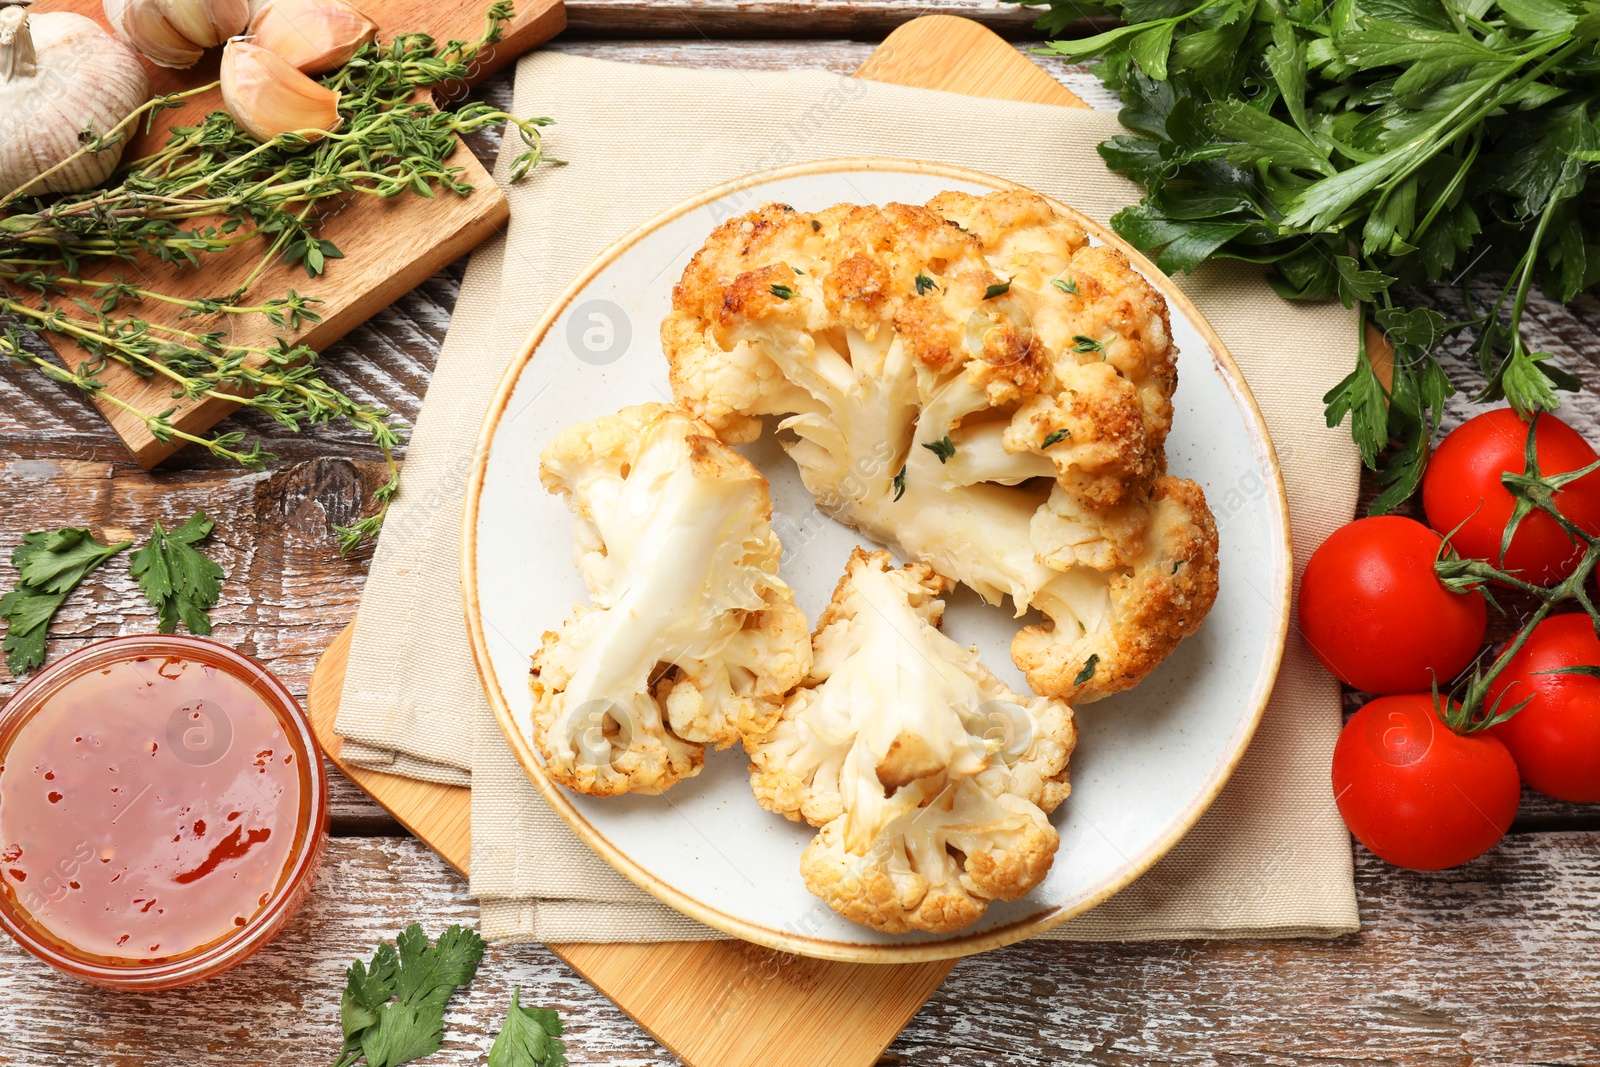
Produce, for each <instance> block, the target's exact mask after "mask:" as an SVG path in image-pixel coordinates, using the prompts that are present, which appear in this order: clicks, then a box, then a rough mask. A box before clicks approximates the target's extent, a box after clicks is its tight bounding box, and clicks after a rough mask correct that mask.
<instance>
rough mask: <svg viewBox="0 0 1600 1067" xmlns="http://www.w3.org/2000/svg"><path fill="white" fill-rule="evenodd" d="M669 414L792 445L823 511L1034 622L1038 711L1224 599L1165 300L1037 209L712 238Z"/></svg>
mask: <svg viewBox="0 0 1600 1067" xmlns="http://www.w3.org/2000/svg"><path fill="white" fill-rule="evenodd" d="M661 336H662V342H663V346H664V348H665V350H666V353H667V356H668V359H669V361H670V363H671V377H672V384H673V389H674V392H675V393H676V395H677V399H678V402H679V403H680V404H682V405H683V406H684V407H686V408H688V409H689V410H691V411H693V412H694V413H695V414H696V415H698V416H699V417H701V418H703V419H705V420H706V422H708V423H709V424H710V425H711V426H712V427H714V428H715V429H716V431H717V433H718V434H719V435H720V436H721V437H722V439H723V440H725V441H728V442H730V443H741V442H747V441H751V440H754V439H755V438H756V437H757V436H759V435H760V433H761V422H760V418H761V417H762V416H781V417H782V421H781V422H780V424H779V425H780V428H781V429H785V430H789V431H791V432H792V433H793V434H794V435H795V437H797V438H798V440H797V441H791V442H787V443H786V447H787V448H788V450H789V453H790V455H791V456H792V457H793V458H794V459H795V461H796V462H797V464H798V465H799V468H800V472H801V475H802V477H803V479H804V481H805V483H806V486H807V488H809V489H810V490H811V492H812V493H813V494H815V495H816V497H817V499H818V501H819V503H820V505H821V506H822V507H823V509H824V510H826V511H828V512H829V513H830V514H832V515H833V516H834V517H836V518H838V519H841V520H842V521H844V522H847V523H850V524H852V525H854V526H856V527H858V528H859V529H861V530H862V531H864V532H865V533H866V534H868V535H869V536H871V537H873V538H874V539H876V540H878V541H881V542H884V543H886V544H892V545H896V546H898V547H899V548H900V549H902V550H903V551H904V552H905V553H906V554H907V555H909V556H911V557H913V558H915V559H919V560H922V561H924V562H927V563H929V564H931V565H932V566H933V567H934V568H935V569H936V570H937V571H938V572H939V573H940V574H943V575H945V576H947V577H949V578H953V579H956V580H957V581H960V582H962V583H964V584H966V585H968V586H970V587H971V588H973V589H974V590H976V591H977V592H978V593H979V594H981V595H982V596H983V597H984V598H985V599H987V600H988V601H989V602H991V603H998V602H999V601H1000V600H1001V599H1002V598H1003V597H1005V596H1010V597H1011V598H1012V601H1013V603H1014V606H1015V608H1016V613H1017V615H1018V617H1021V616H1022V615H1023V614H1024V613H1025V612H1026V611H1027V610H1028V609H1029V608H1036V609H1038V610H1039V611H1041V612H1043V614H1044V615H1045V616H1046V617H1047V618H1046V621H1045V622H1044V623H1042V624H1039V625H1030V626H1027V627H1025V628H1024V629H1023V630H1022V631H1021V633H1020V634H1019V635H1018V636H1017V638H1016V641H1015V643H1014V644H1013V648H1012V655H1013V658H1014V659H1015V661H1016V663H1017V665H1018V666H1019V667H1021V668H1023V669H1024V670H1025V671H1026V672H1027V676H1028V682H1029V684H1030V685H1031V686H1032V687H1033V688H1034V689H1035V691H1037V692H1039V693H1041V694H1045V695H1048V696H1058V697H1062V698H1065V699H1069V700H1073V701H1075V702H1086V701H1090V700H1095V699H1098V698H1099V697H1102V696H1105V695H1107V694H1108V693H1112V692H1116V691H1118V690H1121V689H1126V688H1128V687H1130V686H1132V685H1134V684H1136V683H1137V682H1138V681H1139V680H1140V679H1141V678H1143V677H1144V676H1145V675H1146V674H1148V673H1149V672H1150V671H1151V670H1152V669H1154V667H1155V666H1156V665H1157V664H1158V663H1160V662H1161V660H1162V659H1164V658H1165V657H1166V656H1167V655H1169V654H1170V653H1171V652H1172V650H1173V648H1174V647H1175V646H1176V645H1177V643H1178V642H1179V641H1180V640H1182V639H1183V638H1184V637H1186V636H1188V635H1189V634H1191V633H1193V632H1194V631H1195V630H1196V629H1197V628H1198V627H1199V625H1200V623H1201V621H1202V620H1203V619H1204V618H1205V615H1206V613H1207V612H1208V611H1209V610H1210V608H1211V604H1212V602H1213V600H1215V598H1216V591H1217V534H1216V526H1215V523H1214V522H1213V520H1212V517H1211V513H1210V512H1209V511H1208V510H1207V508H1206V505H1205V495H1204V493H1203V492H1202V491H1201V489H1200V487H1199V486H1197V485H1195V484H1194V483H1193V482H1188V481H1183V480H1180V479H1176V478H1170V477H1167V476H1166V475H1165V467H1166V454H1165V448H1164V446H1165V441H1166V437H1167V433H1168V430H1169V429H1170V427H1171V422H1172V403H1171V397H1172V393H1173V391H1174V390H1175V389H1176V387H1177V372H1176V361H1175V357H1176V349H1175V348H1174V346H1173V343H1172V338H1171V334H1170V330H1169V322H1168V317H1167V307H1166V302H1165V300H1163V298H1162V297H1161V295H1160V293H1158V292H1157V291H1156V290H1155V289H1154V288H1153V287H1151V286H1150V284H1149V283H1148V282H1146V281H1145V280H1144V278H1142V277H1141V276H1140V275H1139V274H1138V273H1137V272H1136V271H1134V270H1133V268H1132V267H1131V266H1130V265H1129V263H1128V261H1127V259H1126V257H1125V256H1123V254H1122V253H1121V252H1119V251H1117V250H1116V249H1113V248H1108V247H1104V246H1094V245H1090V244H1089V243H1088V239H1087V237H1086V236H1085V234H1084V232H1083V230H1082V228H1081V227H1080V226H1079V225H1078V224H1077V223H1076V222H1074V221H1073V220H1071V219H1070V218H1067V217H1065V216H1062V215H1060V214H1058V213H1057V212H1056V211H1055V209H1054V208H1052V207H1051V205H1050V203H1049V202H1048V201H1046V200H1044V199H1043V198H1042V197H1039V196H1036V195H1034V194H1031V193H1026V192H1021V191H1013V192H1002V193H992V194H990V195H988V196H982V197H979V196H972V195H969V194H966V193H941V194H940V195H939V196H937V197H935V198H934V199H932V200H930V201H929V202H928V204H927V205H926V206H925V207H915V206H910V205H905V204H889V205H887V206H885V207H882V208H875V207H858V206H854V205H848V204H841V205H838V206H835V207H832V208H829V209H827V210H825V211H821V212H818V213H816V214H806V213H803V212H798V211H795V210H794V209H792V208H790V207H788V206H786V205H782V204H768V205H766V206H765V207H762V208H761V209H759V210H757V211H754V212H751V213H750V214H748V215H745V216H743V217H742V218H737V219H733V220H730V221H729V222H727V223H725V224H724V225H722V226H721V227H719V228H718V229H717V230H716V231H715V232H714V233H713V234H712V235H711V237H710V238H709V239H708V240H707V242H706V245H705V247H704V248H702V249H701V250H700V252H699V253H698V254H697V255H696V256H695V257H694V259H693V261H692V262H691V263H690V264H689V266H688V268H687V269H686V270H685V272H684V275H683V278H682V280H681V281H680V282H679V283H678V285H677V287H676V288H675V289H674V291H673V310H672V311H671V313H670V314H669V315H668V316H667V318H666V320H665V321H664V322H663V324H662V328H661Z"/></svg>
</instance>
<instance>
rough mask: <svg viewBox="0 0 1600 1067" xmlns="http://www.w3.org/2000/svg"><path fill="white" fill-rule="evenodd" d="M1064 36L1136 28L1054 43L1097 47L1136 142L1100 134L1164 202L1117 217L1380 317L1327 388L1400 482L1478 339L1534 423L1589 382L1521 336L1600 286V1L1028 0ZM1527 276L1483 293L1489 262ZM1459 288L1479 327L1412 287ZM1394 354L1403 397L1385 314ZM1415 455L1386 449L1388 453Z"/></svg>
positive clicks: (1331, 413)
mask: <svg viewBox="0 0 1600 1067" xmlns="http://www.w3.org/2000/svg"><path fill="white" fill-rule="evenodd" d="M1018 2H1021V3H1024V4H1028V5H1032V6H1040V5H1046V4H1047V5H1048V7H1049V10H1048V11H1047V12H1046V13H1045V14H1044V15H1043V16H1042V17H1041V18H1040V19H1039V23H1038V24H1039V26H1040V27H1041V28H1043V29H1045V30H1046V31H1047V32H1050V33H1052V34H1060V33H1061V32H1062V31H1064V30H1065V28H1066V26H1067V25H1068V23H1070V22H1072V21H1074V20H1076V19H1080V18H1084V17H1092V16H1113V17H1116V18H1120V19H1121V20H1122V21H1123V23H1124V24H1123V25H1120V26H1117V27H1116V28H1113V29H1110V30H1107V31H1106V32H1103V33H1099V34H1096V35H1094V36H1091V37H1085V38H1080V39H1076V40H1063V41H1057V42H1055V43H1053V44H1051V45H1050V46H1049V49H1050V51H1052V52H1054V53H1056V54H1058V55H1062V56H1066V57H1068V58H1071V59H1087V58H1091V57H1098V59H1099V62H1098V63H1097V64H1096V66H1095V67H1094V70H1095V73H1096V74H1097V75H1098V76H1099V77H1100V78H1101V80H1102V81H1104V82H1105V84H1106V85H1107V86H1108V87H1109V88H1112V89H1115V90H1117V91H1119V92H1120V93H1121V94H1122V98H1123V100H1124V102H1125V104H1126V107H1125V109H1124V110H1123V112H1122V114H1121V119H1122V123H1123V125H1124V126H1126V127H1128V128H1129V129H1130V130H1131V131H1133V132H1132V133H1131V134H1128V135H1123V136H1118V137H1113V138H1111V139H1110V140H1108V141H1106V142H1104V143H1102V144H1101V145H1100V154H1101V156H1102V157H1103V158H1104V159H1105V161H1106V163H1107V164H1108V165H1109V166H1110V167H1111V168H1112V169H1113V170H1116V171H1120V172H1123V173H1126V174H1128V175H1130V176H1131V177H1132V178H1134V179H1135V180H1137V181H1139V182H1141V183H1143V184H1144V186H1145V188H1146V195H1145V197H1144V199H1143V200H1142V201H1141V202H1140V203H1139V204H1138V205H1136V206H1134V207H1131V208H1127V209H1125V210H1123V211H1121V212H1119V213H1118V214H1117V216H1116V217H1115V218H1114V219H1113V220H1112V222H1113V225H1114V226H1115V228H1116V230H1117V232H1118V233H1119V234H1121V235H1122V236H1123V237H1125V238H1126V239H1127V240H1128V241H1129V242H1130V243H1132V244H1134V245H1135V246H1137V247H1138V248H1140V249H1141V250H1145V251H1149V252H1151V253H1152V254H1153V255H1154V257H1155V258H1156V261H1157V263H1158V265H1159V266H1160V267H1161V269H1162V270H1164V271H1167V272H1169V273H1175V272H1177V271H1180V270H1183V271H1188V270H1193V269H1194V268H1195V267H1196V266H1197V265H1199V264H1200V263H1201V262H1203V261H1204V260H1206V259H1208V258H1212V257H1222V258H1229V259H1239V260H1245V261H1247V262H1251V263H1260V264H1265V265H1267V266H1269V267H1270V268H1271V275H1270V277H1271V281H1272V284H1273V286H1274V288H1276V289H1277V291H1278V293H1279V294H1281V295H1282V296H1284V297H1286V298H1288V299H1293V300H1327V299H1332V298H1337V299H1339V300H1341V301H1343V302H1344V303H1345V304H1346V305H1347V306H1348V305H1351V304H1358V305H1359V306H1360V307H1361V310H1362V329H1361V331H1360V334H1359V336H1358V338H1356V342H1357V360H1356V365H1355V369H1354V370H1353V371H1351V373H1350V375H1349V377H1347V378H1346V379H1345V380H1344V381H1343V382H1341V383H1340V384H1339V385H1338V386H1337V387H1336V388H1334V389H1333V390H1332V391H1331V392H1329V393H1328V395H1327V396H1326V397H1325V398H1324V400H1325V402H1326V404H1327V415H1328V423H1329V425H1330V426H1334V425H1338V424H1339V423H1340V422H1342V421H1343V420H1344V419H1345V418H1346V417H1347V416H1348V417H1349V418H1350V424H1351V431H1352V435H1353V437H1354V438H1355V441H1356V443H1357V445H1358V446H1359V447H1360V450H1361V455H1362V459H1363V460H1364V461H1365V463H1366V464H1367V466H1368V467H1370V468H1372V469H1374V470H1377V471H1378V472H1379V480H1380V481H1381V482H1382V483H1384V485H1385V489H1384V491H1383V493H1382V494H1381V495H1380V496H1379V498H1378V500H1377V501H1376V503H1375V504H1374V506H1373V510H1374V512H1383V511H1386V510H1389V509H1390V508H1393V507H1394V506H1395V505H1397V504H1398V503H1400V502H1401V501H1403V500H1405V499H1406V498H1407V497H1409V496H1410V495H1411V494H1412V493H1413V492H1414V491H1415V490H1416V487H1417V485H1418V484H1419V482H1420V480H1421V477H1422V472H1423V469H1424V467H1425V466H1426V463H1427V458H1428V453H1429V448H1430V445H1431V442H1432V438H1433V436H1434V434H1435V433H1437V431H1438V422H1439V417H1440V414H1441V412H1442V409H1443V405H1444V402H1445V400H1446V399H1447V398H1448V397H1449V396H1451V395H1452V394H1453V393H1454V392H1455V385H1454V384H1453V383H1452V382H1451V381H1450V379H1449V377H1448V375H1447V374H1446V373H1445V371H1444V369H1443V368H1442V367H1441V366H1440V364H1439V363H1438V361H1437V360H1436V359H1435V358H1434V355H1433V350H1434V348H1435V347H1436V346H1437V345H1438V344H1439V343H1440V342H1441V341H1443V340H1444V339H1445V338H1446V337H1449V336H1455V335H1465V336H1466V337H1468V338H1469V339H1470V341H1471V344H1472V346H1473V349H1474V351H1475V354H1476V356H1477V361H1478V366H1479V369H1480V370H1481V372H1482V375H1483V379H1484V384H1483V385H1482V386H1481V387H1480V388H1479V390H1478V392H1477V393H1476V395H1475V397H1474V399H1476V400H1478V401H1494V400H1499V399H1505V400H1507V401H1509V402H1510V404H1511V405H1512V406H1513V407H1514V408H1516V409H1517V410H1518V412H1520V413H1523V414H1527V413H1530V412H1537V411H1540V410H1544V409H1548V408H1553V407H1556V406H1558V404H1559V399H1558V397H1557V390H1576V389H1577V388H1578V387H1579V382H1578V380H1577V379H1576V378H1574V377H1573V376H1572V375H1571V374H1569V373H1567V372H1566V371H1564V370H1561V369H1560V368H1559V367H1557V366H1555V365H1554V364H1553V363H1552V362H1551V356H1550V354H1549V353H1547V352H1541V351H1538V350H1536V349H1535V348H1534V347H1533V346H1532V345H1530V344H1529V343H1528V341H1527V339H1526V338H1525V337H1524V336H1523V334H1522V329H1521V327H1522V318H1523V313H1524V310H1525V308H1526V306H1527V300H1528V295H1529V293H1530V292H1531V290H1532V287H1533V286H1534V285H1535V284H1537V285H1539V286H1541V287H1542V288H1543V289H1544V290H1545V291H1547V292H1549V293H1551V294H1552V295H1554V296H1556V297H1558V298H1559V299H1561V300H1563V301H1568V300H1571V299H1572V298H1573V297H1574V296H1576V295H1577V293H1578V292H1579V291H1581V290H1582V289H1584V288H1585V287H1586V286H1588V285H1589V284H1591V283H1592V282H1594V281H1596V280H1600V214H1597V212H1596V210H1595V207H1594V206H1593V204H1592V203H1591V200H1592V192H1591V186H1592V180H1591V176H1592V173H1593V170H1594V165H1595V163H1596V162H1600V131H1597V129H1596V125H1595V121H1596V117H1597V115H1600V104H1597V100H1600V55H1597V53H1596V42H1597V40H1600V3H1597V2H1595V0H1333V2H1332V3H1325V2H1324V0H1104V2H1102V3H1096V2H1090V3H1080V2H1077V0H1018ZM1483 270H1493V271H1499V272H1504V273H1505V274H1506V276H1507V280H1506V282H1505V284H1504V285H1503V286H1502V287H1501V288H1500V290H1499V295H1498V297H1497V298H1496V299H1494V300H1493V301H1492V302H1490V303H1488V305H1487V306H1482V307H1478V306H1475V305H1474V303H1473V301H1472V299H1471V296H1470V289H1469V285H1470V280H1471V278H1472V276H1473V274H1474V272H1477V271H1483ZM1433 281H1447V282H1449V283H1451V284H1456V283H1459V284H1461V285H1462V287H1463V290H1462V291H1463V295H1464V297H1465V299H1466V308H1467V312H1466V316H1465V317H1464V318H1463V319H1462V320H1461V321H1456V322H1448V321H1446V320H1445V318H1444V316H1442V315H1440V314H1439V313H1438V312H1436V311H1434V310H1432V309H1430V308H1422V307H1408V306H1406V304H1405V301H1404V298H1403V296H1402V290H1403V289H1404V288H1405V287H1407V286H1411V285H1415V284H1418V283H1422V282H1433ZM1368 323H1371V324H1374V325H1375V326H1376V327H1378V328H1381V329H1382V330H1383V331H1384V332H1385V333H1386V335H1387V337H1388V340H1389V342H1390V343H1391V344H1392V346H1393V348H1394V377H1393V382H1392V384H1391V385H1389V386H1387V387H1386V386H1385V385H1384V383H1383V382H1382V381H1380V379H1379V377H1378V375H1377V374H1376V372H1375V371H1374V370H1373V368H1372V366H1371V364H1370V362H1369V360H1368V353H1367V349H1366V344H1367V342H1366V337H1367V329H1366V327H1367V324H1368ZM1390 445H1393V446H1394V448H1393V451H1392V452H1390V453H1389V454H1388V455H1387V457H1386V458H1385V459H1383V460H1381V461H1380V455H1379V454H1380V452H1383V451H1384V450H1385V448H1387V447H1388V446H1390Z"/></svg>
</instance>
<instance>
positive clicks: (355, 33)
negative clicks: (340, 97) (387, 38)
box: [250, 0, 378, 74]
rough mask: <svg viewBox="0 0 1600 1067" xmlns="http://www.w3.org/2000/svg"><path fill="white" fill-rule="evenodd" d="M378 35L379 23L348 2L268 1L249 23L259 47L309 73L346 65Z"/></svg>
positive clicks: (318, 72)
mask: <svg viewBox="0 0 1600 1067" xmlns="http://www.w3.org/2000/svg"><path fill="white" fill-rule="evenodd" d="M377 35H378V27H377V24H376V23H374V22H373V21H372V20H371V19H369V18H367V16H365V15H363V14H362V13H361V12H360V10H359V9H357V8H356V7H355V5H353V4H350V3H348V2H347V0H268V2H267V4H266V5H265V6H263V7H260V8H258V9H257V11H256V14H255V17H254V18H253V19H252V20H251V22H250V36H251V38H252V39H253V40H254V41H255V43H256V44H258V45H260V46H261V47H263V48H267V49H270V50H271V51H273V52H276V53H278V55H280V56H282V57H283V58H284V59H287V60H288V61H289V62H290V64H291V65H293V66H295V67H297V68H299V69H300V70H302V71H304V72H305V73H307V74H321V73H323V72H325V71H330V70H335V69H337V68H339V67H342V66H344V65H345V64H346V63H347V62H349V61H350V57H351V56H353V55H355V54H356V51H357V50H358V49H359V48H360V47H361V46H362V45H364V44H367V43H369V42H371V41H373V40H375V39H376V38H377Z"/></svg>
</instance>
